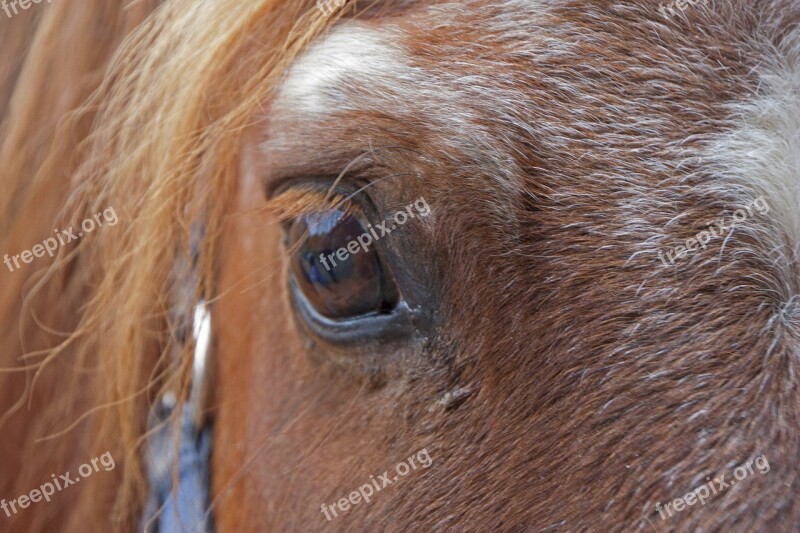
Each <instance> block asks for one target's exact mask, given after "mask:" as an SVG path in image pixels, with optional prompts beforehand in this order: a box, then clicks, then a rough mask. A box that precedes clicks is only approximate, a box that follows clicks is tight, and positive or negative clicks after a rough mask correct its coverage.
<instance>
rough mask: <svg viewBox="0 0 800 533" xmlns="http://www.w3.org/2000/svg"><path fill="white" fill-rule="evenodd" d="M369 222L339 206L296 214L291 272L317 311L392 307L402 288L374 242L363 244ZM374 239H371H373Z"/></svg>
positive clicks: (337, 313) (343, 314) (340, 315)
mask: <svg viewBox="0 0 800 533" xmlns="http://www.w3.org/2000/svg"><path fill="white" fill-rule="evenodd" d="M362 235H368V231H367V227H366V224H365V223H363V222H362V219H361V218H359V217H358V216H357V215H350V214H348V213H345V212H344V211H340V210H334V211H325V212H319V213H314V214H311V215H305V216H302V217H299V218H297V219H295V220H294V221H293V222H292V224H291V226H290V228H289V232H288V242H287V244H288V246H289V249H290V250H292V258H291V271H292V274H293V275H294V279H295V280H296V282H297V286H298V289H299V290H300V292H301V293H302V294H303V296H304V297H305V300H306V301H307V303H308V305H310V306H311V307H312V308H313V309H314V310H315V311H316V312H317V313H319V314H320V315H322V316H325V317H327V318H332V319H339V320H341V319H347V318H353V317H358V316H361V315H368V314H372V313H381V312H386V311H389V310H391V309H392V308H393V307H394V305H395V304H396V296H395V295H396V289H395V287H394V283H393V281H392V280H391V278H390V276H389V274H388V272H387V271H386V270H385V269H384V267H383V264H382V263H381V258H380V255H379V254H378V252H377V250H376V249H375V247H374V246H373V245H367V246H363V245H362V244H361V243H362V242H367V239H366V238H363V237H362V239H360V240H359V239H358V238H359V237H360V236H362ZM369 240H370V241H371V239H369Z"/></svg>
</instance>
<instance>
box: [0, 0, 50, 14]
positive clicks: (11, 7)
mask: <svg viewBox="0 0 800 533" xmlns="http://www.w3.org/2000/svg"><path fill="white" fill-rule="evenodd" d="M44 1H45V0H2V1H0V7H2V8H3V11H5V12H6V15H8V18H11V17H13V16H14V15H19V9H22V10H26V9H28V8H29V7H31V6H32V5H33V4H41V3H42V2H44ZM47 3H48V4H52V3H53V0H47ZM17 7H19V9H17ZM12 11H13V12H14V15H12V14H11V12H12Z"/></svg>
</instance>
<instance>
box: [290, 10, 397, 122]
mask: <svg viewBox="0 0 800 533" xmlns="http://www.w3.org/2000/svg"><path fill="white" fill-rule="evenodd" d="M399 39H400V37H399V35H398V33H396V32H387V31H385V30H382V29H378V28H371V27H367V26H366V25H364V24H360V23H355V22H349V23H345V24H342V25H339V26H336V27H335V28H333V29H332V30H331V31H330V33H328V34H327V35H326V36H325V37H323V38H321V39H320V40H319V41H317V42H316V43H315V44H313V45H312V46H311V48H309V50H308V51H307V52H306V53H305V54H304V55H302V56H301V57H300V58H299V59H298V60H297V61H295V62H294V64H293V65H292V66H291V68H290V69H289V72H288V75H287V77H286V79H285V81H284V82H283V84H282V86H281V88H280V91H279V92H278V96H277V98H276V105H277V107H278V108H279V109H280V108H291V109H292V111H293V112H294V113H303V114H307V115H309V116H323V115H326V114H328V113H330V112H332V111H335V110H336V109H338V108H341V107H344V106H349V105H351V104H350V103H348V102H346V101H344V98H343V94H342V92H341V91H342V89H343V87H344V86H345V85H351V84H361V85H363V84H366V83H368V82H369V81H370V80H378V79H381V80H384V81H385V80H388V79H392V78H396V77H399V76H403V74H404V73H406V74H408V72H409V70H410V69H409V67H408V61H407V58H406V56H405V54H404V53H403V51H402V49H401V47H400V45H399Z"/></svg>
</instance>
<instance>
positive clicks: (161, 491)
mask: <svg viewBox="0 0 800 533" xmlns="http://www.w3.org/2000/svg"><path fill="white" fill-rule="evenodd" d="M193 256H194V257H193V263H194V266H193V268H192V278H193V280H194V281H196V280H198V279H199V278H198V276H197V268H196V263H197V259H196V258H197V254H196V253H194V254H193ZM195 286H196V284H194V283H189V284H185V285H182V287H184V288H185V289H186V290H187V291H188V290H189V289H188V288H193V287H195ZM182 296H183V297H182V300H181V303H179V305H178V323H179V325H180V324H184V325H185V324H186V323H187V322H188V320H187V317H188V316H192V337H193V339H194V354H193V359H192V383H191V388H190V392H189V397H188V399H187V400H186V402H185V403H184V404H183V406H182V407H181V408H180V423H179V424H177V425H176V424H172V423H170V421H169V419H170V415H172V414H173V413H174V412H175V411H176V410H177V409H178V403H177V402H178V393H177V391H168V392H166V393H164V394H163V395H162V396H161V397H160V398H159V400H158V402H157V405H156V407H155V409H154V410H153V412H152V413H151V414H150V417H149V420H148V434H149V437H148V439H147V451H146V453H145V458H144V459H145V465H146V467H147V476H148V481H149V491H148V497H147V503H146V505H145V508H144V513H143V515H142V519H141V529H142V530H143V531H148V532H152V533H182V532H192V533H196V532H207V533H210V532H212V531H213V519H212V517H211V510H210V498H209V496H210V490H209V485H210V479H211V475H210V474H211V468H210V464H209V460H210V456H211V437H212V424H211V422H210V421H207V420H205V418H204V415H203V408H204V407H205V405H206V397H207V395H208V387H209V384H208V381H209V377H208V374H209V364H208V361H209V351H210V345H211V312H210V310H209V308H208V305H207V304H206V302H205V301H203V300H201V301H200V302H199V303H198V304H197V305H196V306H194V308H192V307H191V304H188V305H187V302H190V301H191V300H190V299H189V298H190V295H189V294H183V295H182ZM187 311H188V312H187ZM181 354H182V350H181V349H180V348H179V347H175V348H174V349H173V352H172V356H173V359H178V358H179V357H180V355H181ZM176 444H177V446H176ZM176 473H177V475H176Z"/></svg>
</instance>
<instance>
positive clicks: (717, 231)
mask: <svg viewBox="0 0 800 533" xmlns="http://www.w3.org/2000/svg"><path fill="white" fill-rule="evenodd" d="M753 208H755V211H756V212H757V213H758V214H760V215H765V214H767V213H769V205H767V201H766V200H764V197H763V196H759V197H758V198H756V199H755V200H753V202H752V204H750V205H748V206H746V207H744V208H743V209H737V210H736V211H735V212H734V213H733V216H732V217H731V218H730V219H727V220H726V219H725V218H720V219H719V220H715V221H712V222H708V223H707V224H706V226H707V227H708V229H707V230H703V231H701V232H699V233H698V234H697V235H695V236H694V237H692V238H691V239H687V240H686V245H685V246H677V247H675V248H673V249H672V250H667V251H666V252H665V251H663V250H658V258H659V259H660V260H661V262H662V263H664V266H670V265H674V264H675V260H676V259H680V258H681V257H685V256H687V255H689V254H690V253H693V252H696V251H698V249H699V248H703V250H705V249H706V248H707V247H708V244H709V243H710V242H711V241H712V240H715V239H719V238H722V237H725V236H727V235H728V234H729V233H730V232H732V231H733V229H734V228H735V227H736V225H737V224H741V223H743V222H745V221H746V220H747V219H748V218H752V217H753V216H754V212H753ZM665 255H666V259H665V258H664V256H665ZM667 259H669V263H667Z"/></svg>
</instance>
